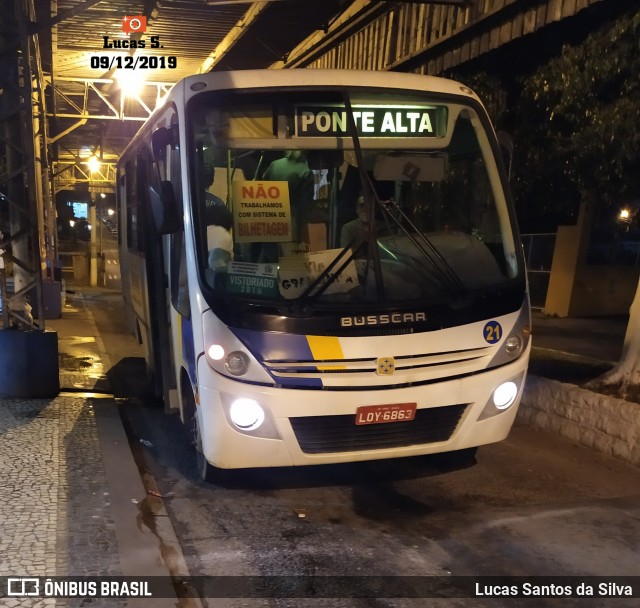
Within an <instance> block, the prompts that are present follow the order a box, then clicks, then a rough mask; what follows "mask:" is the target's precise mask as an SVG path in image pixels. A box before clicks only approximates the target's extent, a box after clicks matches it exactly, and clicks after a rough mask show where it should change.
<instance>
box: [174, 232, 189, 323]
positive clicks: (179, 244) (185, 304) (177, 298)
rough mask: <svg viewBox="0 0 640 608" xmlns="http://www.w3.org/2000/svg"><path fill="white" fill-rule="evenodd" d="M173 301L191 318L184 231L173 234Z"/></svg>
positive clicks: (181, 312) (184, 315)
mask: <svg viewBox="0 0 640 608" xmlns="http://www.w3.org/2000/svg"><path fill="white" fill-rule="evenodd" d="M170 256H171V260H170V272H171V303H172V304H173V307H174V308H175V309H176V310H177V311H178V312H179V313H180V314H181V315H182V316H183V317H185V318H187V319H189V318H191V304H190V303H189V278H188V275H187V250H186V247H185V243H184V232H182V231H181V232H176V233H175V234H172V235H171V253H170Z"/></svg>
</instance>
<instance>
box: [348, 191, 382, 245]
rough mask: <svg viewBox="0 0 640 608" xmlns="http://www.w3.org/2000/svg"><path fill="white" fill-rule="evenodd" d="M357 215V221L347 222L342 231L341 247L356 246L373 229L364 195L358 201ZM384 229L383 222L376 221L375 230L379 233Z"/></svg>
mask: <svg viewBox="0 0 640 608" xmlns="http://www.w3.org/2000/svg"><path fill="white" fill-rule="evenodd" d="M356 214H357V215H358V217H357V218H356V219H355V220H351V221H350V222H347V223H346V224H345V225H344V226H343V227H342V230H341V231H340V246H341V247H348V246H351V247H354V246H356V245H357V244H358V243H360V241H362V240H363V239H364V238H365V237H366V236H367V234H368V233H369V230H370V228H371V224H370V222H369V215H368V213H367V203H366V201H365V199H364V196H363V195H362V194H361V195H360V196H359V197H358V199H357V201H356ZM384 228H385V226H384V223H383V222H381V221H380V220H375V230H376V232H377V233H379V232H380V230H383V229H384Z"/></svg>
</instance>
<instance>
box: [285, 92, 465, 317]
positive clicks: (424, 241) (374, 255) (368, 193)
mask: <svg viewBox="0 0 640 608" xmlns="http://www.w3.org/2000/svg"><path fill="white" fill-rule="evenodd" d="M343 98H344V105H345V110H346V117H347V132H348V134H349V136H350V137H351V140H352V141H353V147H354V152H355V156H356V168H357V169H358V173H359V176H360V183H361V186H362V194H363V197H364V200H365V205H366V209H367V215H368V217H370V218H373V217H375V214H374V207H378V208H380V209H381V210H382V212H383V217H384V219H385V222H386V223H387V225H389V219H391V221H392V222H393V223H394V224H395V225H396V226H397V227H398V228H399V229H400V230H401V231H402V233H403V234H404V235H405V236H406V237H407V239H408V240H409V241H410V242H411V243H412V244H413V246H414V247H415V248H416V249H417V251H418V252H419V253H421V254H422V256H423V257H424V258H425V259H426V260H427V261H428V262H429V265H430V266H431V269H432V272H433V276H434V277H435V278H436V279H437V280H438V281H439V282H440V283H441V284H442V285H443V286H444V288H445V289H447V290H448V291H449V292H450V293H451V295H452V296H453V297H454V298H456V299H458V298H462V300H466V299H467V295H468V294H467V289H466V287H465V285H464V283H463V282H462V280H461V279H460V277H459V276H458V274H457V273H456V271H455V270H454V269H453V268H452V266H451V264H449V262H448V261H447V260H446V258H445V257H444V256H443V255H442V254H441V253H440V251H438V249H437V247H435V246H434V245H433V243H431V241H430V240H429V239H428V237H427V236H426V235H425V234H423V233H422V232H421V231H419V230H418V228H417V227H416V226H415V225H414V224H413V222H412V221H411V220H410V218H409V217H408V216H407V214H406V213H404V211H402V209H401V208H400V206H399V205H398V204H397V203H396V202H395V201H394V200H392V199H391V200H385V201H382V200H380V197H379V196H378V193H377V192H376V190H375V187H374V185H373V183H372V181H371V177H370V176H369V174H368V173H367V171H366V169H365V165H364V156H363V153H362V146H361V145H360V138H359V136H358V131H357V127H356V123H355V119H354V117H353V108H352V105H351V98H350V95H349V91H346V90H345V91H344V92H343ZM389 207H393V212H391V211H390V210H389ZM412 231H413V232H412ZM376 233H377V228H376V223H375V222H374V221H371V222H369V226H368V230H367V233H366V235H365V236H363V237H361V238H360V239H357V240H356V241H355V242H353V243H349V244H347V246H346V247H345V248H344V249H343V250H342V251H341V252H340V253H339V254H338V255H337V256H336V258H335V259H334V260H333V261H332V262H331V263H330V264H329V265H328V266H327V267H326V268H325V269H324V270H323V271H322V272H321V273H320V275H319V276H318V277H316V279H315V280H314V281H312V282H311V284H310V285H309V286H308V287H307V288H306V289H305V290H304V292H303V293H302V294H301V295H300V296H299V297H298V298H297V300H296V302H297V303H298V305H301V304H308V303H311V302H313V301H314V300H315V299H317V298H318V297H320V296H321V295H322V294H323V293H324V292H325V291H326V289H327V288H328V287H329V286H330V285H331V284H332V283H333V282H334V281H335V280H336V279H337V278H338V277H339V276H340V274H341V273H342V272H343V270H344V269H345V268H346V267H347V266H348V265H349V263H351V261H352V260H353V259H354V254H355V253H356V252H357V251H358V250H359V249H360V248H361V247H362V246H363V245H364V244H365V242H366V243H367V246H368V251H367V257H366V264H367V265H366V267H365V272H364V276H365V277H367V276H368V275H369V264H370V263H372V265H373V272H374V276H375V283H376V290H377V294H378V301H380V302H382V301H384V300H385V292H384V281H383V277H382V267H381V264H380V251H379V249H378V242H377V237H376ZM345 256H347V257H346V260H344V258H345ZM341 260H344V261H343V262H342V263H341V264H340V261H341Z"/></svg>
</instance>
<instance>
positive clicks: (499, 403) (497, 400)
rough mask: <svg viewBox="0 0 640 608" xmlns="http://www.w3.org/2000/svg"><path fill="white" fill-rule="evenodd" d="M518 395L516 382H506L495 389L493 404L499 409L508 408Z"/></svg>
mask: <svg viewBox="0 0 640 608" xmlns="http://www.w3.org/2000/svg"><path fill="white" fill-rule="evenodd" d="M517 396H518V385H517V384H516V383H515V382H505V383H503V384H501V385H500V386H499V387H498V388H497V389H496V390H495V391H493V404H494V405H495V406H496V407H497V408H498V409H499V410H506V409H507V408H508V407H509V406H510V405H511V404H512V403H513V402H514V401H515V400H516V397H517Z"/></svg>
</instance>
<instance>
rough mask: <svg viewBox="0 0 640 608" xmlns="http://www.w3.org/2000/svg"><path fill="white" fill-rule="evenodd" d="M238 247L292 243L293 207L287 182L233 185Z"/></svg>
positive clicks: (245, 182)
mask: <svg viewBox="0 0 640 608" xmlns="http://www.w3.org/2000/svg"><path fill="white" fill-rule="evenodd" d="M232 187H233V221H234V223H233V227H234V231H233V232H234V239H235V242H236V243H254V242H256V241H258V242H286V241H290V240H291V204H290V200H289V183H288V182H286V181H278V182H276V181H242V180H238V181H234V182H233V184H232Z"/></svg>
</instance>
